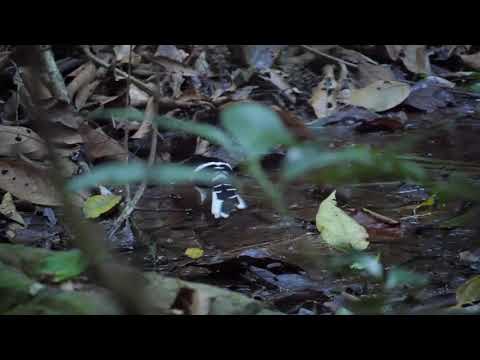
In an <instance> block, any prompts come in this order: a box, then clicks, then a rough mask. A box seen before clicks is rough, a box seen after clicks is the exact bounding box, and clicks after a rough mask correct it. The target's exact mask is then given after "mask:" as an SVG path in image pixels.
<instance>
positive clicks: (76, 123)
mask: <svg viewBox="0 0 480 360" xmlns="http://www.w3.org/2000/svg"><path fill="white" fill-rule="evenodd" d="M48 120H49V121H51V122H52V123H54V124H61V125H64V126H66V127H68V128H70V129H75V130H76V129H78V128H79V127H80V124H82V123H83V121H84V118H83V116H81V115H80V114H78V113H77V112H76V111H75V110H74V109H73V107H72V106H71V105H69V104H65V103H62V102H57V103H55V105H54V106H52V107H50V108H49V109H48Z"/></svg>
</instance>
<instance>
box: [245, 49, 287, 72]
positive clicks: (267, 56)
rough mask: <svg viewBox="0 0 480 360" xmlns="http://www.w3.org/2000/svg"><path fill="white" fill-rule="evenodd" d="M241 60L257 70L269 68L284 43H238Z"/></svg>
mask: <svg viewBox="0 0 480 360" xmlns="http://www.w3.org/2000/svg"><path fill="white" fill-rule="evenodd" d="M240 46H241V51H242V53H243V54H242V55H243V58H244V59H243V62H245V63H246V64H248V65H250V66H253V67H254V68H256V69H257V70H266V69H270V67H272V65H273V64H274V63H275V60H276V59H277V58H278V56H279V55H280V52H281V51H282V50H283V49H284V48H285V46H286V45H240Z"/></svg>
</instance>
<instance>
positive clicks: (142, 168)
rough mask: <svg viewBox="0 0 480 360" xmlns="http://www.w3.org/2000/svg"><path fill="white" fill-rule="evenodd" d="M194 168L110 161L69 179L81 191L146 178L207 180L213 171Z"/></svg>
mask: <svg viewBox="0 0 480 360" xmlns="http://www.w3.org/2000/svg"><path fill="white" fill-rule="evenodd" d="M193 170H194V168H193V167H191V166H186V165H178V164H162V165H158V166H152V167H148V166H147V165H146V164H143V163H139V162H138V163H133V162H132V163H128V164H125V163H123V162H118V163H110V164H106V165H101V166H97V167H95V168H94V169H93V170H92V171H91V172H89V173H87V174H85V175H82V176H77V177H75V178H73V179H72V180H70V181H69V183H68V185H67V188H68V190H70V191H81V190H83V189H87V188H90V187H95V186H98V185H100V184H109V185H125V184H132V183H135V182H141V181H144V180H146V181H147V182H148V183H151V184H169V183H172V182H177V183H188V182H192V181H195V182H201V181H207V180H208V179H209V178H210V177H211V173H209V172H207V171H202V173H196V172H194V171H193Z"/></svg>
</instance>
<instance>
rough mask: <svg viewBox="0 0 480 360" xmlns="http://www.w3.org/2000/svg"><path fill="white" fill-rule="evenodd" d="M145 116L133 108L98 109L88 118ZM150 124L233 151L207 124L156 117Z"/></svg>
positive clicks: (139, 118)
mask: <svg viewBox="0 0 480 360" xmlns="http://www.w3.org/2000/svg"><path fill="white" fill-rule="evenodd" d="M144 117H145V115H144V113H143V112H141V111H139V110H137V109H134V108H124V109H118V108H117V109H100V110H97V111H94V112H92V113H90V115H89V118H95V119H97V118H103V119H111V118H115V119H116V120H119V121H122V120H123V121H139V122H141V121H143V119H144ZM152 122H153V123H154V124H155V125H157V126H158V127H160V128H163V129H166V130H171V131H181V132H185V133H188V134H193V135H197V136H200V137H203V138H205V139H207V140H209V141H210V142H213V143H215V144H217V145H221V146H223V147H225V148H226V149H229V150H230V151H234V149H235V147H234V146H233V144H232V142H231V140H230V139H229V138H228V136H226V135H225V133H224V132H223V131H221V130H220V129H218V128H217V127H215V126H212V125H207V124H198V123H195V122H193V121H188V120H179V119H176V118H173V117H170V116H156V117H154V118H153V119H152Z"/></svg>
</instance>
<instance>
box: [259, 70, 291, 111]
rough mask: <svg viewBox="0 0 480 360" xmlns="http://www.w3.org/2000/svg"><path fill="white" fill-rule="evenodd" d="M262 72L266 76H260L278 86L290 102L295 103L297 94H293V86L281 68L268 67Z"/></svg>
mask: <svg viewBox="0 0 480 360" xmlns="http://www.w3.org/2000/svg"><path fill="white" fill-rule="evenodd" d="M262 74H264V75H266V76H260V78H262V79H264V80H266V81H268V82H270V83H271V84H272V85H274V86H275V87H277V88H278V89H279V90H280V91H281V92H282V94H284V95H285V96H286V97H287V98H288V100H290V102H292V103H295V101H296V100H297V99H296V98H295V95H293V89H292V86H291V85H290V84H289V83H288V82H287V81H286V80H285V74H284V73H282V72H281V71H279V70H272V69H267V70H264V71H262Z"/></svg>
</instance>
